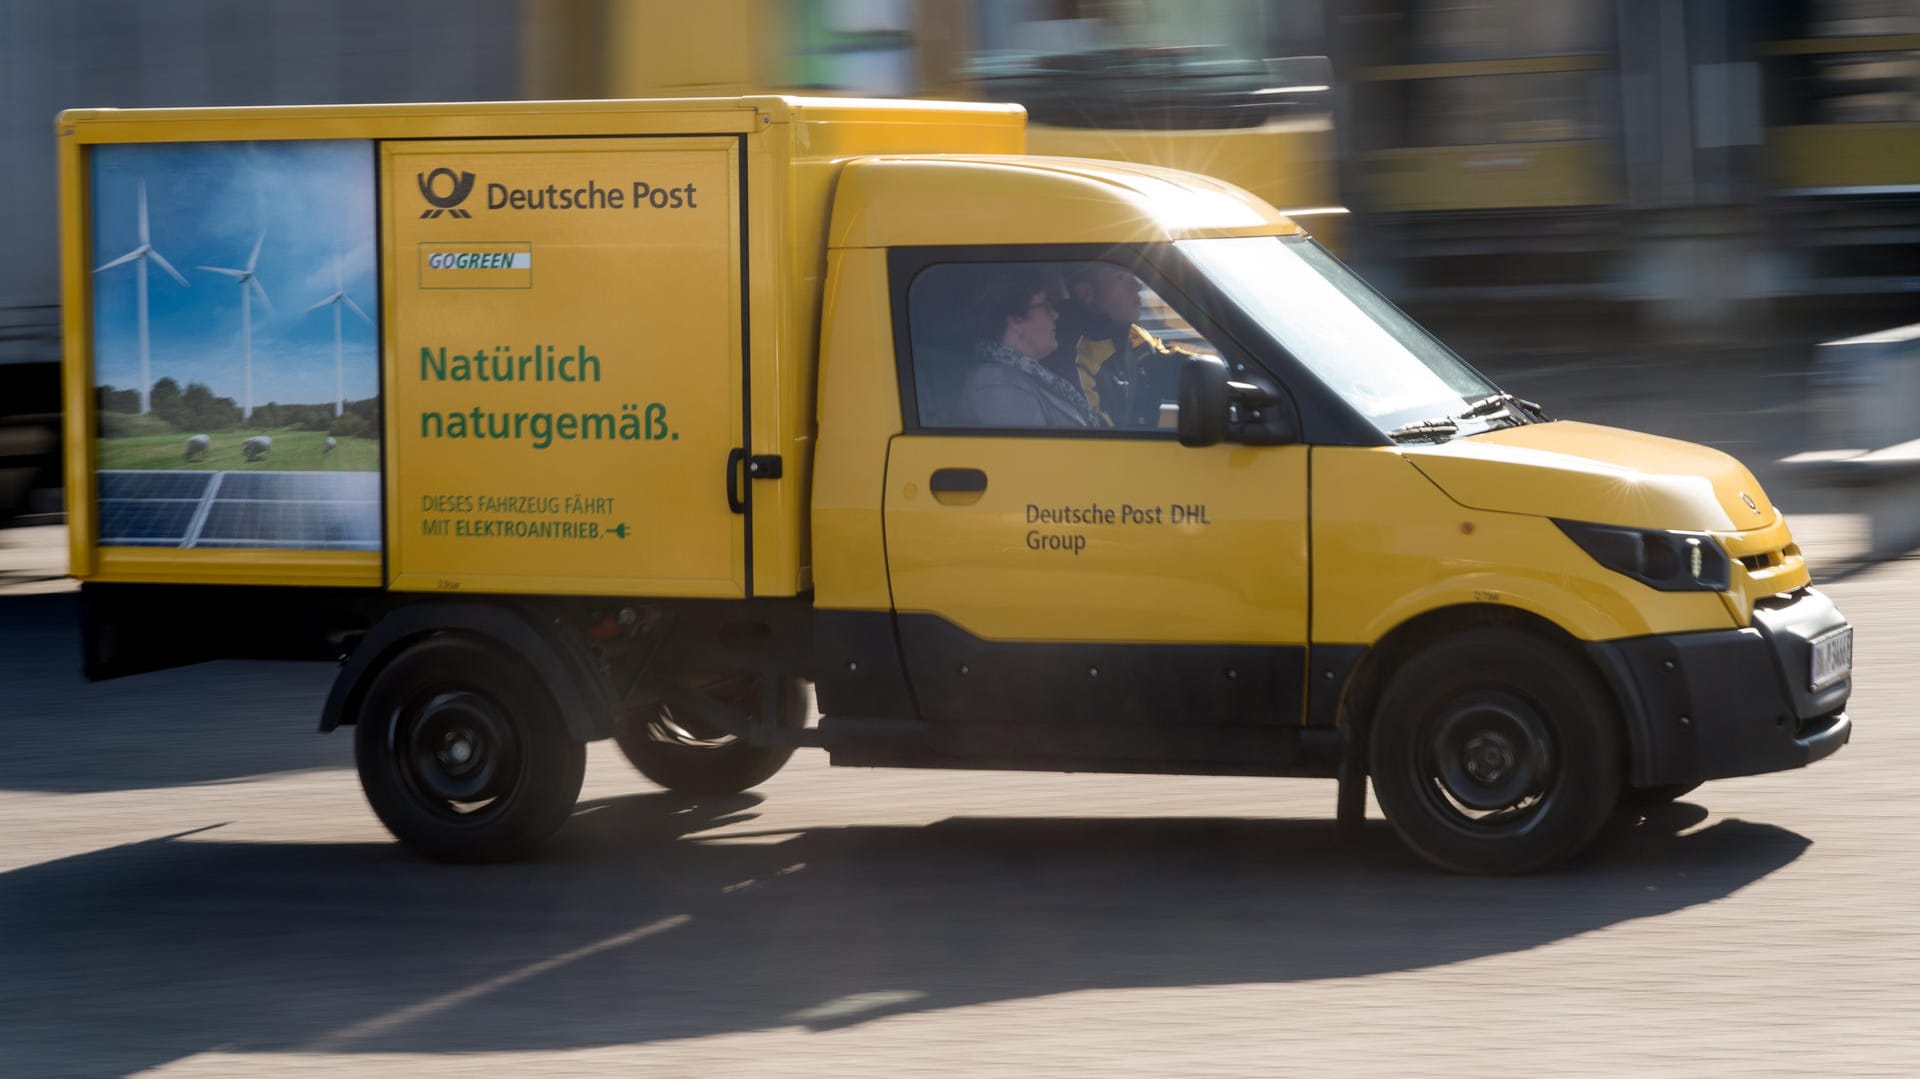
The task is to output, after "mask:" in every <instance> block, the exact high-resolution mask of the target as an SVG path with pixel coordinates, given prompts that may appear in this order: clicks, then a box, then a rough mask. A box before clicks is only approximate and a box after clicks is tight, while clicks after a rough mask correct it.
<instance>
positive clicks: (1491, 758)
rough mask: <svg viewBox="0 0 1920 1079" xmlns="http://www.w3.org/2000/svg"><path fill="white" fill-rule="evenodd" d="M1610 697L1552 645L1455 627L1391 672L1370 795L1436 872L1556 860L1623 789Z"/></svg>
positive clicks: (1592, 828)
mask: <svg viewBox="0 0 1920 1079" xmlns="http://www.w3.org/2000/svg"><path fill="white" fill-rule="evenodd" d="M1607 700H1608V698H1607V695H1606V691H1605V689H1604V688H1603V687H1602V686H1600V685H1599V683H1598V682H1597V681H1596V680H1595V679H1594V677H1593V676H1592V674H1591V673H1590V672H1589V671H1588V670H1587V669H1586V668H1585V667H1584V666H1583V665H1581V664H1580V663H1579V662H1578V661H1577V660H1576V659H1575V658H1573V657H1572V656H1570V655H1568V654H1567V653H1566V652H1565V651H1564V650H1562V649H1560V648H1558V647H1556V646H1555V645H1554V644H1553V643H1551V642H1549V641H1546V640H1543V639H1541V638H1538V637H1535V636H1532V635H1530V634H1527V633H1523V632H1520V631H1517V630H1511V629H1477V630H1471V631H1467V632H1463V633H1458V634H1454V635H1453V636H1450V637H1447V638H1445V639H1443V640H1441V641H1439V642H1438V643H1435V644H1433V645H1431V646H1429V647H1428V648H1426V649H1425V650H1424V651H1421V652H1419V653H1417V654H1416V655H1414V656H1413V658H1411V659H1410V660H1408V661H1407V662H1406V663H1404V664H1402V665H1401V667H1400V668H1399V669H1398V670H1397V671H1395V672H1394V673H1393V675H1392V676H1391V677H1390V678H1389V679H1388V681H1387V685H1386V688H1385V690H1384V691H1383V692H1382V693H1381V695H1380V702H1379V707H1378V708H1377V710H1376V711H1375V713H1374V717H1375V718H1374V722H1373V732H1372V737H1371V740H1370V743H1369V752H1368V757H1369V766H1370V769H1369V770H1370V771H1371V773H1372V775H1373V785H1374V794H1375V796H1376V797H1378V798H1379V800H1380V806H1381V808H1382V809H1383V810H1385V811H1386V815H1387V820H1388V822H1389V823H1391V824H1392V825H1393V827H1394V830H1395V831H1397V832H1398V833H1399V834H1400V837H1401V839H1402V840H1404V841H1405V842H1406V844H1407V845H1408V846H1409V847H1411V848H1413V850H1414V851H1415V852H1417V853H1419V854H1420V855H1421V856H1422V857H1425V858H1426V859H1428V860H1429V861H1431V862H1434V863H1435V864H1437V865H1440V866H1442V867H1444V868H1447V869H1451V870H1454V871H1456V872H1461V873H1526V872H1531V871H1533V870H1537V869H1544V868H1547V867H1549V866H1552V865H1556V864H1558V863H1560V862H1562V861H1565V860H1566V859H1568V858H1570V857H1572V856H1573V855H1574V854H1576V853H1578V852H1579V851H1580V850H1581V849H1582V848H1584V847H1585V846H1586V845H1587V844H1588V843H1589V842H1591V841H1592V839H1593V837H1594V836H1595V835H1596V834H1598V832H1599V831H1600V829H1601V827H1602V826H1603V825H1604V824H1605V823H1606V821H1607V819H1608V817H1609V816H1610V815H1611V813H1612V811H1613V807H1614V802H1615V799H1616V798H1618V796H1619V793H1620V786H1621V777H1620V770H1621V768H1620V735H1619V731H1618V729H1617V728H1618V725H1617V723H1616V722H1615V719H1614V716H1613V713H1612V709H1610V708H1608V707H1607V706H1606V704H1605V703H1604V702H1606V701H1607Z"/></svg>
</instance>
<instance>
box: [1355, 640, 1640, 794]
mask: <svg viewBox="0 0 1920 1079" xmlns="http://www.w3.org/2000/svg"><path fill="white" fill-rule="evenodd" d="M1483 628H1507V629H1514V630H1519V631H1521V632H1523V633H1527V634H1530V635H1532V636H1534V637H1536V638H1539V639H1541V640H1544V641H1547V642H1549V643H1551V644H1552V645H1554V646H1555V647H1556V648H1558V649H1559V650H1560V651H1562V652H1564V653H1565V654H1566V655H1567V657H1568V658H1569V659H1571V660H1572V661H1573V662H1575V663H1577V664H1579V665H1580V666H1581V667H1582V668H1584V669H1585V670H1586V671H1587V672H1588V673H1590V674H1592V675H1593V678H1594V681H1595V682H1597V683H1599V684H1600V685H1601V686H1602V687H1603V688H1604V689H1605V691H1606V693H1607V695H1608V703H1609V704H1610V705H1611V706H1612V711H1613V715H1614V718H1615V722H1616V730H1617V731H1618V732H1619V736H1620V739H1621V743H1620V744H1621V749H1622V751H1623V752H1625V753H1626V754H1627V755H1628V760H1629V761H1634V760H1635V759H1636V758H1637V757H1638V756H1639V752H1638V750H1637V748H1636V747H1637V744H1638V743H1639V742H1640V738H1638V737H1637V731H1636V727H1637V724H1636V722H1635V720H1636V719H1637V717H1638V708H1637V701H1636V700H1635V698H1633V697H1632V696H1631V695H1629V694H1627V693H1625V692H1623V690H1624V687H1623V686H1622V685H1621V684H1620V680H1619V675H1618V673H1617V672H1615V671H1613V670H1611V669H1610V668H1608V667H1607V666H1606V665H1605V664H1602V663H1599V662H1597V661H1596V659H1595V656H1594V655H1593V653H1592V652H1591V651H1590V650H1589V649H1588V647H1587V646H1586V644H1585V643H1584V642H1582V641H1581V640H1580V639H1579V638H1577V637H1575V636H1574V635H1573V634H1572V633H1569V632H1568V631H1567V630H1566V629H1565V628H1563V627H1561V626H1560V625H1559V624H1557V623H1555V622H1553V621H1552V620H1551V619H1548V618H1546V617H1544V616H1542V615H1539V614H1535V613H1534V612H1532V611H1528V610H1523V609H1521V608H1518V607H1508V606H1499V605H1495V604H1488V603H1478V604H1475V603H1468V604H1456V605H1453V606H1449V607H1440V608H1436V609H1434V610H1430V611H1426V612H1423V613H1421V614H1419V615H1416V616H1414V617H1412V618H1409V619H1407V620H1406V621H1404V622H1402V623H1400V624H1399V625H1397V626H1395V627H1394V628H1393V629H1391V630H1389V631H1388V632H1387V633H1386V634H1385V635H1384V636H1382V637H1381V638H1380V640H1379V641H1378V642H1377V643H1375V644H1374V645H1373V646H1372V647H1370V648H1368V649H1367V651H1366V654H1365V655H1363V656H1362V657H1361V659H1360V662H1359V663H1358V664H1356V665H1355V666H1354V669H1353V673H1352V674H1350V675H1349V676H1348V678H1347V689H1346V693H1345V695H1344V698H1343V700H1342V702H1341V706H1340V712H1339V719H1338V722H1339V723H1340V725H1341V727H1342V728H1343V730H1344V731H1345V732H1346V734H1347V739H1348V744H1349V746H1350V747H1352V748H1353V749H1354V750H1355V751H1357V752H1358V753H1359V754H1360V756H1361V757H1362V758H1363V759H1364V756H1365V752H1366V747H1367V743H1368V741H1369V739H1371V737H1372V733H1373V731H1372V728H1373V712H1374V709H1375V707H1377V705H1378V703H1379V698H1380V693H1381V691H1382V690H1383V689H1384V688H1385V686H1386V684H1387V681H1388V679H1390V678H1391V677H1392V676H1393V673H1394V671H1396V670H1398V669H1399V667H1400V665H1401V664H1403V663H1405V662H1406V661H1407V660H1408V659H1410V658H1412V657H1413V656H1414V655H1416V654H1418V653H1419V652H1420V651H1421V650H1422V649H1423V648H1425V647H1426V646H1428V645H1429V644H1432V643H1433V642H1435V641H1437V640H1441V639H1443V638H1445V637H1447V636H1449V635H1451V634H1454V633H1458V632H1461V631H1463V630H1470V629H1483Z"/></svg>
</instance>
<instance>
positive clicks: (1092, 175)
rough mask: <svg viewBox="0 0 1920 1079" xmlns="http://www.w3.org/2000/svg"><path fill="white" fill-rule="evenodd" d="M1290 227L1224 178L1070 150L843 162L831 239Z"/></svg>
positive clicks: (884, 241) (918, 242) (1108, 236)
mask: <svg viewBox="0 0 1920 1079" xmlns="http://www.w3.org/2000/svg"><path fill="white" fill-rule="evenodd" d="M1299 231H1301V230H1300V227H1299V226H1298V225H1296V224H1294V222H1293V221H1292V220H1291V219H1290V218H1288V217H1287V216H1286V215H1284V214H1282V213H1280V212H1279V211H1278V210H1275V209H1274V208H1273V207H1271V206H1269V205H1267V204H1266V203H1265V202H1263V201H1261V200H1260V199H1259V198H1257V197H1255V196H1253V195H1251V194H1248V193H1247V192H1246V191H1243V190H1241V189H1240V188H1238V187H1235V186H1234V185H1232V184H1229V183H1226V182H1224V181H1221V180H1215V179H1213V178H1211V177H1207V176H1200V175H1197V174H1195V173H1189V172H1181V171H1179V170H1176V169H1165V168H1158V167H1155V166H1151V165H1133V164H1124V163H1119V162H1112V161H1095V160H1090V159H1082V158H1071V157H1028V156H1015V155H988V154H964V155H963V154H936V155H927V154H922V155H911V156H897V157H896V156H876V157H865V158H858V159H855V160H852V161H849V162H848V163H847V165H846V170H845V171H844V172H843V173H842V175H841V177H840V183H839V189H838V191H837V193H836V195H835V197H834V214H833V226H832V228H831V229H830V230H829V234H828V235H829V241H828V242H829V244H830V245H831V246H833V247H911V246H945V245H952V244H955V243H956V242H958V243H965V244H1034V243H1055V244H1072V243H1156V242H1166V241H1170V240H1184V239H1197V238H1204V237H1215V236H1278V235H1289V234H1293V233H1297V232H1299Z"/></svg>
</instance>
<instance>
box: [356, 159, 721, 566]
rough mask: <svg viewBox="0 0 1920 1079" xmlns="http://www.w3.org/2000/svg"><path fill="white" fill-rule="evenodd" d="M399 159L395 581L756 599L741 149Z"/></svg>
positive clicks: (392, 395) (394, 278)
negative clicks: (741, 487)
mask: <svg viewBox="0 0 1920 1079" xmlns="http://www.w3.org/2000/svg"><path fill="white" fill-rule="evenodd" d="M383 154H384V156H383V164H382V175H383V177H384V182H385V185H386V198H387V207H388V209H387V216H386V221H387V222H388V224H387V242H388V259H389V265H390V266H391V271H390V275H389V279H390V286H389V287H390V288H391V290H392V291H391V295H392V300H393V303H392V308H391V317H392V320H393V323H394V335H395V344H394V355H393V356H392V358H391V361H390V363H389V365H388V368H389V370H388V378H389V380H390V382H389V385H388V391H389V392H388V396H387V400H388V401H389V402H390V404H391V413H392V414H391V416H390V418H389V422H390V423H391V424H392V436H393V451H394V452H393V458H392V460H393V474H392V487H391V493H392V496H393V497H392V500H391V502H390V504H389V511H388V512H389V516H390V520H389V532H390V550H391V552H392V556H393V557H392V560H391V565H392V573H393V576H392V580H393V584H394V586H395V587H399V588H407V589H420V590H434V591H463V590H464V591H482V590H484V591H526V590H530V589H541V588H544V589H549V590H551V589H556V588H557V589H560V590H563V591H565V590H587V589H593V590H605V591H619V590H631V591H635V592H643V593H644V592H649V591H661V590H666V591H672V592H678V593H680V594H687V593H689V592H691V593H693V594H699V595H715V596H724V595H735V594H738V593H739V592H740V590H741V587H742V586H741V583H740V582H739V580H738V578H737V567H738V566H739V565H740V559H741V548H742V546H743V540H744V531H743V529H742V527H741V524H740V518H739V517H737V516H736V515H734V514H733V513H731V512H730V511H729V509H728V506H727V501H726V488H725V479H726V475H725V472H724V468H725V465H726V462H727V460H728V451H729V448H730V447H732V446H735V445H738V444H739V441H740V437H741V435H740V426H741V422H742V417H741V392H742V384H743V374H742V366H741V343H740V341H741V322H740V314H739V305H740V242H739V233H738V222H739V203H738V202H737V201H736V200H735V198H734V197H733V194H732V189H733V177H734V176H735V175H736V173H737V164H736V162H737V150H736V149H735V143H734V141H733V140H732V139H719V138H705V139H700V138H687V139H645V140H639V139H623V140H614V139H577V140H553V141H544V142H529V141H525V140H520V141H515V142H514V143H512V144H501V143H498V142H462V143H445V142H407V143H393V144H388V145H387V146H386V147H385V148H384V150H383ZM638 567H645V569H644V571H642V570H641V569H639V568H638ZM563 582H571V583H563Z"/></svg>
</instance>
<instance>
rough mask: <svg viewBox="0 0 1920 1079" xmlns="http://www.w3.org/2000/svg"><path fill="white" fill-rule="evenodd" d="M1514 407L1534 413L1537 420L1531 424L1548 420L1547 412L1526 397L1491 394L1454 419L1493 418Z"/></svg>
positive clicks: (1475, 402)
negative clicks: (1498, 413) (1517, 406)
mask: <svg viewBox="0 0 1920 1079" xmlns="http://www.w3.org/2000/svg"><path fill="white" fill-rule="evenodd" d="M1514 405H1519V406H1520V407H1521V408H1524V409H1526V410H1527V411H1528V412H1531V413H1533V415H1534V417H1535V419H1534V420H1529V421H1528V422H1529V423H1532V422H1536V421H1538V420H1544V419H1546V418H1547V414H1546V412H1545V411H1543V410H1542V409H1541V408H1540V406H1539V405H1536V404H1534V403H1533V402H1532V401H1529V400H1527V399H1526V398H1524V397H1515V396H1514V395H1512V394H1510V393H1490V394H1488V395H1486V396H1485V397H1482V398H1479V399H1478V400H1475V401H1473V402H1472V403H1470V404H1468V405H1467V407H1466V408H1465V409H1464V410H1462V411H1460V412H1456V413H1454V414H1453V417H1452V418H1453V419H1456V420H1470V419H1474V418H1475V417H1479V416H1491V415H1493V414H1495V413H1497V412H1500V411H1502V410H1505V411H1507V412H1512V411H1513V406H1514Z"/></svg>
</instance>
